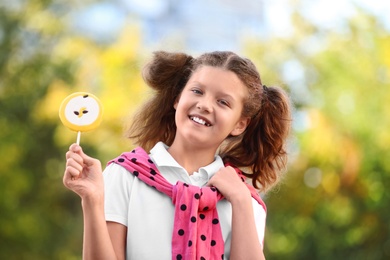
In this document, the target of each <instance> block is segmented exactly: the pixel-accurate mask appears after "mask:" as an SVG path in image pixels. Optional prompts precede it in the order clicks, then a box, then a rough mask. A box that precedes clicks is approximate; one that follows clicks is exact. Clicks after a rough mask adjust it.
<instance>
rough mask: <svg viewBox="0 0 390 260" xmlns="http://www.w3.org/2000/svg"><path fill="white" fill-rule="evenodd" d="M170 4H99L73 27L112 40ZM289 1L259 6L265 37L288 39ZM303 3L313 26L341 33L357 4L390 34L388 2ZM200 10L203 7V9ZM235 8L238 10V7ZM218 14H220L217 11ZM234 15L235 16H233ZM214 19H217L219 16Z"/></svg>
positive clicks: (136, 0) (127, 0) (135, 0)
mask: <svg viewBox="0 0 390 260" xmlns="http://www.w3.org/2000/svg"><path fill="white" fill-rule="evenodd" d="M168 1H169V0H117V1H112V2H100V3H98V4H95V5H92V6H88V7H87V8H85V9H83V10H81V11H80V12H77V13H76V14H75V16H76V17H75V18H76V19H72V20H73V21H75V22H73V25H74V27H75V28H77V29H78V30H80V31H82V32H83V33H86V34H87V35H88V34H89V35H90V36H91V37H95V38H96V37H98V38H99V39H100V40H102V39H106V40H110V39H112V38H113V37H115V36H116V35H117V34H118V33H119V32H120V31H121V28H123V26H124V25H125V24H126V23H129V19H128V17H129V15H130V16H131V17H133V18H134V19H135V20H137V21H138V22H139V23H141V24H142V22H145V21H150V20H153V19H157V18H159V17H162V16H163V15H164V14H166V13H167V11H168V9H169V8H172V7H170V6H169V4H167V3H168ZM172 1H175V0H172ZM250 1H251V0H249V1H247V3H248V2H250ZM253 1H254V2H253V3H261V1H260V0H253ZM217 2H218V1H217ZM219 2H225V3H227V5H229V3H230V5H234V4H233V2H231V1H228V0H224V1H219ZM290 2H292V1H291V0H263V1H262V3H261V4H260V8H258V6H256V8H258V9H259V10H260V9H261V11H260V12H259V16H262V23H264V24H263V25H264V26H263V29H262V30H263V31H262V34H263V35H262V36H263V37H273V36H279V37H280V36H282V37H283V36H288V34H289V33H290V32H291V31H292V28H291V24H290V22H289V19H290V15H291V12H292V9H291V4H289V3H290ZM301 2H302V3H304V4H302V5H301V7H300V12H301V13H302V14H303V15H304V16H305V17H307V18H308V19H309V20H311V21H312V22H313V23H314V24H316V25H318V26H320V27H323V28H325V29H334V30H339V29H340V30H342V26H343V21H345V19H346V18H348V17H351V16H353V15H354V14H355V12H356V10H355V8H353V7H354V5H355V6H356V5H357V6H359V7H361V8H363V9H364V10H365V11H367V12H369V13H372V14H374V15H376V16H377V17H379V19H380V21H381V22H382V23H383V24H384V25H385V27H386V28H387V29H388V30H389V31H390V15H388V14H389V13H390V1H389V0H301ZM183 3H185V4H188V5H189V6H190V8H187V9H188V10H191V5H192V7H193V12H194V13H197V14H198V15H199V17H198V16H194V17H195V18H193V19H194V23H197V22H199V21H201V20H202V19H206V17H205V12H202V10H199V5H198V6H197V7H195V5H194V3H195V2H193V1H189V0H182V1H181V2H180V4H181V6H182V5H183ZM201 8H203V7H202V6H201ZM207 8H209V9H211V8H214V10H216V7H213V6H210V5H208V6H205V7H204V10H207ZM234 8H237V6H235V7H234ZM249 8H251V7H249ZM233 10H234V9H233ZM214 13H215V12H214ZM216 14H218V12H217V13H216ZM221 14H222V12H221ZM230 14H232V13H230ZM232 15H234V13H233V14H232ZM73 18H74V17H73ZM215 19H218V18H217V17H216V18H215ZM149 26H150V25H149ZM162 26H164V25H161V27H162ZM175 26H176V25H175ZM180 26H181V25H180V24H178V25H177V27H178V28H179V27H180ZM211 26H212V24H211ZM214 26H215V25H214ZM245 27H246V24H245V22H242V28H243V29H245ZM160 29H161V28H160ZM192 29H193V28H192ZM192 29H191V37H192V39H196V38H205V37H207V35H204V34H205V33H206V32H204V33H203V34H202V31H207V28H204V29H203V30H196V31H192ZM230 29H231V28H228V26H225V27H223V26H221V27H220V28H218V30H219V32H220V33H223V31H228V30H230ZM208 35H210V33H208ZM230 35H231V33H230ZM206 44H207V43H206Z"/></svg>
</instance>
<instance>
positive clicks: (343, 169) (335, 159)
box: [248, 9, 390, 259]
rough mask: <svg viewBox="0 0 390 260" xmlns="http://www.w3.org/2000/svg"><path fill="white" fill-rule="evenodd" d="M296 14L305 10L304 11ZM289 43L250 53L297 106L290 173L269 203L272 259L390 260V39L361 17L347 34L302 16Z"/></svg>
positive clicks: (252, 48) (348, 27) (268, 243)
mask: <svg viewBox="0 0 390 260" xmlns="http://www.w3.org/2000/svg"><path fill="white" fill-rule="evenodd" d="M298 10H299V9H298ZM292 23H293V25H294V28H295V31H294V32H293V34H292V35H291V36H290V37H289V38H279V39H270V40H269V41H265V42H262V43H261V44H258V43H250V44H248V45H249V47H248V52H249V55H252V56H254V57H256V56H257V57H259V59H258V64H259V68H260V71H261V72H262V73H263V81H264V82H265V83H268V81H271V82H280V75H284V76H285V81H286V83H285V84H287V85H288V87H289V89H290V93H291V96H292V97H293V99H294V100H295V102H296V103H295V106H296V107H295V112H294V132H293V137H292V138H291V141H290V144H289V145H290V155H291V156H290V165H289V168H288V172H287V174H286V175H285V178H284V180H283V181H282V184H281V185H280V186H279V187H278V189H277V190H274V191H272V192H270V193H269V194H267V204H268V209H269V211H268V220H267V234H266V255H267V256H268V257H269V259H389V258H390V221H389V216H390V208H389V207H388V205H390V192H389V191H388V188H386V187H389V185H390V160H389V158H390V150H389V147H390V133H389V131H388V129H389V128H390V117H389V111H390V103H389V100H390V92H389V86H390V52H389V50H390V49H389V47H390V34H389V32H388V31H386V30H385V29H384V28H383V27H382V26H381V25H380V24H379V23H378V21H377V19H375V17H372V16H369V15H367V14H365V13H364V12H363V11H362V10H360V12H358V14H357V15H356V16H355V17H353V18H352V19H351V20H350V21H349V23H348V24H346V26H345V28H343V31H342V32H341V31H330V30H323V29H319V28H316V27H314V26H313V25H312V24H310V21H307V20H305V19H304V18H303V17H302V16H301V15H300V14H299V13H298V12H297V13H295V15H294V16H293V19H292Z"/></svg>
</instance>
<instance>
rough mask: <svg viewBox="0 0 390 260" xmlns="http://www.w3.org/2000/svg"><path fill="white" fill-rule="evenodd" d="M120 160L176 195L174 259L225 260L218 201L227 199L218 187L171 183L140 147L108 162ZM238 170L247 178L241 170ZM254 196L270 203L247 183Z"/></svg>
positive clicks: (260, 200)
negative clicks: (217, 206) (217, 207)
mask: <svg viewBox="0 0 390 260" xmlns="http://www.w3.org/2000/svg"><path fill="white" fill-rule="evenodd" d="M111 163H117V164H119V165H121V166H122V167H124V168H126V169H127V170H128V171H129V172H131V173H132V174H133V175H134V176H136V177H138V178H139V179H140V180H141V181H143V182H144V183H146V184H147V185H149V186H151V187H153V188H155V189H157V190H158V191H160V192H162V193H164V194H166V195H167V196H169V197H171V198H172V202H173V204H174V205H175V215H174V227H173V234H172V259H173V260H174V259H176V260H179V259H201V260H210V259H223V255H224V241H223V237H222V230H221V226H220V224H219V218H218V211H217V209H216V205H217V202H218V201H219V200H221V199H223V196H222V194H221V193H219V192H218V190H217V189H216V188H215V187H198V186H194V185H190V184H187V183H184V182H181V181H178V182H177V183H176V184H175V185H172V184H170V183H169V182H168V181H167V180H166V179H165V178H164V177H163V176H162V175H161V174H160V172H159V171H158V169H157V167H156V165H155V164H154V163H153V161H152V160H151V159H150V157H149V155H148V154H147V153H146V152H145V151H144V150H143V149H142V148H140V147H139V148H136V149H134V150H133V151H131V152H126V153H123V154H121V155H120V156H119V157H117V158H115V159H113V160H111V161H109V162H108V164H111ZM234 169H235V170H236V171H237V173H238V174H239V175H240V177H241V178H242V180H243V181H245V179H244V177H243V175H242V173H241V171H240V170H239V169H238V168H235V167H234ZM247 186H248V188H249V189H250V191H251V194H252V197H253V198H255V199H256V201H258V202H259V204H260V205H262V206H263V208H264V210H266V206H265V204H264V202H263V201H262V199H261V198H260V196H259V195H258V194H257V192H256V190H255V189H254V188H253V187H252V186H250V185H247Z"/></svg>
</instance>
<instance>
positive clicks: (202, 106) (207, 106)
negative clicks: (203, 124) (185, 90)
mask: <svg viewBox="0 0 390 260" xmlns="http://www.w3.org/2000/svg"><path fill="white" fill-rule="evenodd" d="M196 108H198V109H199V110H202V111H205V112H209V113H211V112H212V111H213V105H212V101H211V100H210V99H209V98H206V97H205V98H202V99H201V100H199V101H198V103H197V104H196Z"/></svg>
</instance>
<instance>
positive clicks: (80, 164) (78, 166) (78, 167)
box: [66, 156, 83, 172]
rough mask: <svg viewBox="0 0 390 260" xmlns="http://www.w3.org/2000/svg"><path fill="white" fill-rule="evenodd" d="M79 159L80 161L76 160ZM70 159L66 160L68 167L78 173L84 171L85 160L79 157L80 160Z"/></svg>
mask: <svg viewBox="0 0 390 260" xmlns="http://www.w3.org/2000/svg"><path fill="white" fill-rule="evenodd" d="M76 159H79V160H76ZM76 159H75V158H72V157H71V158H69V159H68V160H66V167H71V168H74V169H76V170H77V171H79V172H81V171H82V170H83V160H82V159H81V157H80V156H79V158H76Z"/></svg>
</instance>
